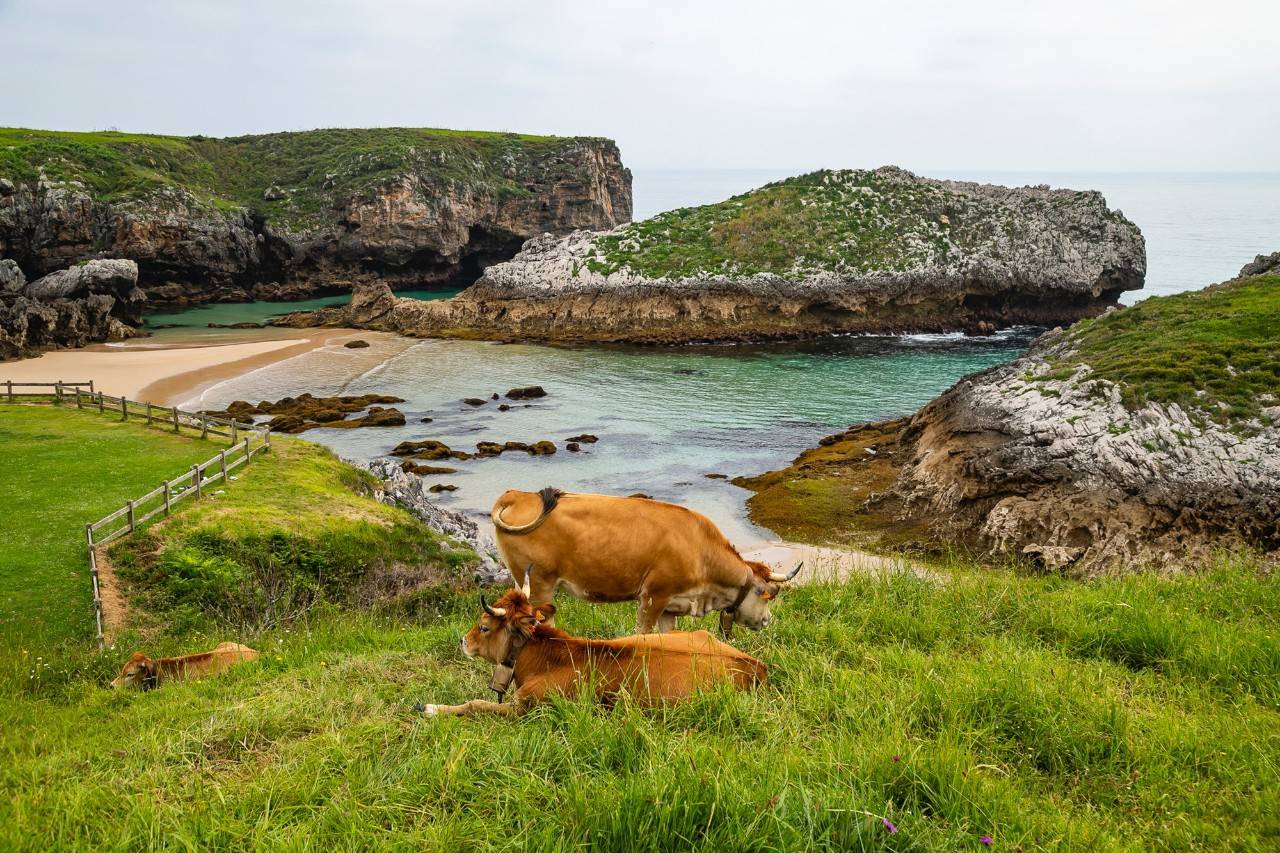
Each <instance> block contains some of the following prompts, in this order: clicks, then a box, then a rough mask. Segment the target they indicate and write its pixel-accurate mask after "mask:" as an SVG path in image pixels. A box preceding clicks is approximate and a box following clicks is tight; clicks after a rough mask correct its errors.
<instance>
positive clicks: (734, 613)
mask: <svg viewBox="0 0 1280 853" xmlns="http://www.w3.org/2000/svg"><path fill="white" fill-rule="evenodd" d="M744 562H745V563H746V564H747V567H748V568H750V569H751V574H750V575H749V576H747V577H746V578H745V579H744V582H743V585H742V587H741V588H740V589H739V590H738V600H737V602H736V603H735V604H733V605H731V606H729V607H727V608H725V609H724V610H722V611H720V631H721V632H722V633H723V634H724V635H725V636H726V637H727V636H729V635H730V634H732V633H733V626H734V625H735V624H737V625H745V626H746V627H748V628H750V629H751V630H752V631H759V630H761V629H763V628H764V627H765V626H767V625H768V624H769V620H770V619H772V618H773V617H772V615H771V614H770V613H769V602H770V601H773V600H774V599H775V598H777V597H778V593H779V592H781V591H782V585H783V584H784V583H786V582H787V581H789V580H791V579H792V578H794V577H795V576H796V575H797V574H799V572H800V569H801V567H802V566H804V563H800V564H798V565H797V566H796V567H795V568H794V569H792V570H791V572H790V573H789V574H785V575H784V574H779V573H778V572H775V571H774V570H773V569H771V568H769V566H767V565H765V564H764V563H760V562H757V561H755V560H745V561H744Z"/></svg>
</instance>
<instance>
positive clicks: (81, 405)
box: [76, 385, 84, 409]
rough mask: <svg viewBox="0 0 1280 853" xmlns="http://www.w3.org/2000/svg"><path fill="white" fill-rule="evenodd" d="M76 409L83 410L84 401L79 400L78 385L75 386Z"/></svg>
mask: <svg viewBox="0 0 1280 853" xmlns="http://www.w3.org/2000/svg"><path fill="white" fill-rule="evenodd" d="M76 408H77V409H83V408H84V400H81V399H80V386H79V385H77V386H76Z"/></svg>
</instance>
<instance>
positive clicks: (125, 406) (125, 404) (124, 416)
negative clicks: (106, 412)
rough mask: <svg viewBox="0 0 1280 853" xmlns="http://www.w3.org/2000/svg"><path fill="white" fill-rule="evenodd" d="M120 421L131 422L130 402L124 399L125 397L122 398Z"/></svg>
mask: <svg viewBox="0 0 1280 853" xmlns="http://www.w3.org/2000/svg"><path fill="white" fill-rule="evenodd" d="M120 420H122V421H127V420H129V401H128V400H126V399H125V398H124V395H121V396H120Z"/></svg>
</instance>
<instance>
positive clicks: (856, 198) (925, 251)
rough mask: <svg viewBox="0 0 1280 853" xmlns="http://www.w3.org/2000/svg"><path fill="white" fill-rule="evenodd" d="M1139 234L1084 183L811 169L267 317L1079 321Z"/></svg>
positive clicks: (764, 324) (568, 329)
mask: <svg viewBox="0 0 1280 853" xmlns="http://www.w3.org/2000/svg"><path fill="white" fill-rule="evenodd" d="M1145 273H1146V252H1145V247H1144V243H1143V239H1142V235H1141V232H1140V231H1139V230H1138V228H1137V226H1136V225H1134V224H1133V223H1132V222H1130V221H1129V220H1128V219H1126V218H1125V217H1124V216H1123V214H1121V213H1119V212H1118V211H1113V210H1111V209H1109V208H1108V207H1107V204H1106V200H1105V199H1104V198H1103V197H1102V195H1101V194H1099V193H1097V192H1087V191H1084V192H1081V191H1074V190H1052V189H1049V188H1048V187H1044V186H1039V187H1021V188H1006V187H999V186H989V185H984V184H975V183H965V182H958V181H941V180H933V179H929V178H922V177H918V176H916V175H913V174H912V173H910V172H907V171H905V170H902V169H899V168H895V167H884V168H880V169H876V170H874V171H819V172H814V173H811V174H807V175H802V176H799V177H795V178H790V179H787V180H784V181H780V182H777V183H773V184H769V185H767V186H764V187H761V188H760V189H757V190H754V191H752V192H749V193H746V194H743V195H739V196H735V197H733V198H730V199H728V200H726V201H723V202H719V203H717V204H711V205H706V206H703V207H693V208H683V209H679V210H673V211H669V212H667V213H662V214H659V215H657V216H655V217H653V218H651V219H647V220H644V221H642V222H636V223H631V224H628V225H622V226H619V227H616V228H613V229H611V230H608V231H586V230H580V231H575V232H573V233H572V234H569V235H567V236H556V235H552V234H546V235H542V236H538V237H535V238H533V239H531V240H529V241H528V242H527V243H525V244H524V247H523V248H522V249H521V251H520V253H519V254H518V255H516V256H515V257H514V258H513V259H512V260H510V261H508V262H506V263H500V264H495V265H493V266H490V267H488V268H487V269H486V270H485V272H484V275H483V276H481V277H480V278H479V280H478V281H476V283H475V284H473V285H472V286H471V287H469V288H468V289H467V290H465V291H464V292H462V293H461V294H459V295H458V296H457V297H454V298H453V299H449V300H443V301H438V302H430V303H424V302H421V301H414V300H405V299H401V300H396V299H395V298H394V297H393V296H392V294H391V292H390V290H388V289H387V288H385V287H383V286H381V285H379V284H370V285H368V286H365V287H362V289H361V292H360V293H358V295H357V298H356V299H355V300H354V301H353V303H352V305H351V306H350V307H349V308H337V309H327V310H324V311H321V312H316V313H311V314H305V315H290V316H289V317H287V318H285V319H284V320H283V321H282V323H283V324H284V325H294V326H308V325H350V326H357V327H360V328H369V329H381V330H387V331H396V332H401V333H403V334H410V335H420V336H441V337H471V338H494V339H517V338H518V339H523V340H529V339H533V340H554V341H597V342H614V341H618V342H633V343H680V342H687V341H701V340H709V341H720V340H764V339H773V338H794V337H803V336H809V335H819V334H827V333H838V332H877V333H891V332H902V331H949V330H968V331H975V332H982V331H990V330H994V329H996V328H999V327H1006V326H1010V325H1016V324H1038V325H1054V324H1058V323H1067V322H1072V321H1074V320H1077V319H1080V318H1081V317H1089V316H1094V315H1096V314H1099V313H1101V312H1102V311H1103V310H1104V309H1105V308H1107V307H1108V306H1110V305H1113V304H1115V303H1116V301H1117V299H1118V297H1119V295H1120V294H1121V293H1122V292H1124V291H1126V290H1133V289H1137V288H1141V287H1142V285H1143V281H1144V277H1145Z"/></svg>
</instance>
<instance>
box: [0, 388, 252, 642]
mask: <svg viewBox="0 0 1280 853" xmlns="http://www.w3.org/2000/svg"><path fill="white" fill-rule="evenodd" d="M3 385H4V393H5V397H4V399H5V400H7V401H8V402H10V403H16V402H19V401H22V402H30V401H42V402H43V401H48V402H51V403H53V404H54V405H70V404H71V403H75V406H76V408H78V409H86V408H87V409H96V410H97V411H98V412H100V413H102V414H119V415H120V419H121V420H124V421H127V420H129V418H130V417H133V418H135V419H138V420H142V419H145V420H146V422H147V426H155V425H156V424H160V425H161V426H163V427H164V428H166V429H168V428H170V427H172V431H173V432H175V433H181V432H182V430H183V428H186V429H188V430H190V431H191V432H192V433H196V434H198V435H199V436H200V438H208V437H209V436H217V437H220V438H227V439H230V446H228V447H227V448H226V449H225V450H220V451H218V454H217V455H216V456H214V457H212V458H211V459H207V460H205V461H204V462H202V463H200V464H199V465H192V466H191V468H190V469H189V470H187V471H186V472H184V473H183V474H181V475H179V476H178V477H175V478H174V479H172V480H165V481H164V482H163V483H161V484H160V485H159V486H157V487H156V488H154V489H152V490H151V491H149V492H147V493H146V494H145V495H142V496H140V497H136V498H133V499H132V500H128V501H125V505H124V506H122V507H121V508H120V509H118V510H116V511H115V512H113V513H110V514H109V515H106V516H103V517H102V518H100V519H98V520H97V521H94V522H91V523H89V524H86V525H85V526H84V533H85V544H86V546H87V547H88V550H89V577H90V579H91V580H92V583H93V616H94V622H95V623H96V630H97V640H98V648H102V647H103V645H104V643H105V637H104V635H103V632H102V588H101V585H100V584H99V581H98V555H97V552H96V549H97V548H98V547H99V546H101V545H106V544H107V543H108V542H112V541H114V540H116V539H119V538H120V537H122V536H126V535H128V534H130V533H132V532H133V531H135V530H137V529H138V528H139V527H140V526H142V525H143V524H146V523H147V522H148V521H150V520H151V519H153V518H155V517H156V516H158V515H161V514H164V515H168V514H169V513H170V512H172V511H173V508H174V506H175V505H177V504H178V503H180V502H181V501H184V500H187V499H188V498H191V497H194V498H195V499H197V500H198V499H199V498H201V497H202V496H203V495H204V490H205V489H207V488H209V487H210V486H213V485H215V484H218V483H226V482H229V476H230V474H231V472H232V471H234V470H235V469H237V468H239V467H240V466H241V465H247V464H249V462H250V461H252V460H253V457H254V456H257V455H258V454H260V453H265V452H267V451H269V450H270V449H271V430H270V429H269V428H268V427H266V426H265V425H255V426H250V425H246V424H241V423H237V422H236V421H233V420H225V419H223V418H215V417H211V416H209V415H202V414H197V413H194V412H184V411H183V410H181V409H179V408H178V407H177V406H158V405H156V404H154V403H140V402H138V401H136V400H129V399H127V398H125V397H123V396H121V397H113V396H111V395H110V394H104V393H102V392H101V391H95V390H94V387H93V382H92V381H89V382H5V383H3ZM15 388H43V389H47V390H45V391H43V392H41V391H15V390H14V389H15ZM86 389H87V390H86Z"/></svg>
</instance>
